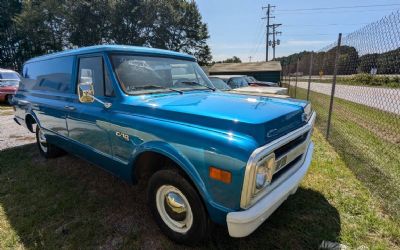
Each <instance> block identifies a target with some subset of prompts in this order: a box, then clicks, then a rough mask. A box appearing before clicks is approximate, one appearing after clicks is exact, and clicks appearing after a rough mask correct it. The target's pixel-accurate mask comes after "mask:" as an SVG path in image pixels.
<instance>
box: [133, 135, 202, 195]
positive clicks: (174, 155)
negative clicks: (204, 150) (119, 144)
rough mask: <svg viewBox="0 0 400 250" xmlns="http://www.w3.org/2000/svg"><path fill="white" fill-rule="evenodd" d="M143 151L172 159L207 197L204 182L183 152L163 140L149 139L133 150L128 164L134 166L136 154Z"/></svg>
mask: <svg viewBox="0 0 400 250" xmlns="http://www.w3.org/2000/svg"><path fill="white" fill-rule="evenodd" d="M145 152H155V153H159V154H162V155H164V156H166V157H168V158H169V159H171V160H172V161H174V162H175V163H176V164H177V165H178V166H179V167H180V168H181V169H182V170H183V171H184V172H185V173H186V174H187V175H188V176H189V177H190V179H191V180H192V182H193V183H194V184H195V185H196V188H197V190H199V192H200V194H201V195H202V196H203V198H205V199H207V198H209V196H208V193H207V189H206V187H205V184H204V182H203V180H202V178H201V176H200V174H199V172H198V171H197V170H196V168H195V167H194V166H193V164H192V163H191V162H190V161H189V160H188V159H187V158H186V156H185V155H184V154H182V153H181V152H179V151H178V150H177V149H176V148H175V147H173V146H172V145H170V144H168V143H166V142H163V141H149V142H145V143H143V144H141V145H140V146H139V147H137V148H136V150H135V151H134V152H133V154H132V156H131V159H130V161H129V165H130V166H134V165H135V164H134V163H135V161H136V160H137V158H138V156H139V155H140V154H142V153H145ZM134 171H135V169H132V174H133V173H134Z"/></svg>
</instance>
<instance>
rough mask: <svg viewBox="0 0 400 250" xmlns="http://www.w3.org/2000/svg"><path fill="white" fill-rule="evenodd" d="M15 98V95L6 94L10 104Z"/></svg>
mask: <svg viewBox="0 0 400 250" xmlns="http://www.w3.org/2000/svg"><path fill="white" fill-rule="evenodd" d="M13 98H14V96H13V95H7V96H6V102H7V104H8V105H13Z"/></svg>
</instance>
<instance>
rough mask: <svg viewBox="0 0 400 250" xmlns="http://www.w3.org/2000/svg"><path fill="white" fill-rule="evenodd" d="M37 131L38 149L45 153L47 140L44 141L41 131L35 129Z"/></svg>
mask: <svg viewBox="0 0 400 250" xmlns="http://www.w3.org/2000/svg"><path fill="white" fill-rule="evenodd" d="M37 129H39V136H38V137H39V145H40V148H41V149H42V150H43V152H45V153H46V152H47V140H46V137H45V136H44V134H43V132H42V130H41V129H40V128H37Z"/></svg>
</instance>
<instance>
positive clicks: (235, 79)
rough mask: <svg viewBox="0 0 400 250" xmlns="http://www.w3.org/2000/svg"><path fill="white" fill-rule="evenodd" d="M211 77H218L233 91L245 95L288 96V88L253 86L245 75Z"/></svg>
mask: <svg viewBox="0 0 400 250" xmlns="http://www.w3.org/2000/svg"><path fill="white" fill-rule="evenodd" d="M210 77H217V78H219V79H221V80H223V81H224V82H226V84H228V85H229V87H231V88H232V89H234V90H235V91H238V92H243V93H253V92H257V93H265V94H275V95H287V88H282V87H268V86H258V85H254V84H253V85H251V82H249V80H248V79H247V78H248V77H247V76H245V75H212V76H210Z"/></svg>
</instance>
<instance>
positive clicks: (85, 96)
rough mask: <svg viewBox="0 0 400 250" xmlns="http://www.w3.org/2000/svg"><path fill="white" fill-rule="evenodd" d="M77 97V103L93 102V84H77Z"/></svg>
mask: <svg viewBox="0 0 400 250" xmlns="http://www.w3.org/2000/svg"><path fill="white" fill-rule="evenodd" d="M78 96H79V101H80V102H82V103H88V102H93V101H94V98H93V96H94V88H93V83H89V82H87V83H80V84H78Z"/></svg>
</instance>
